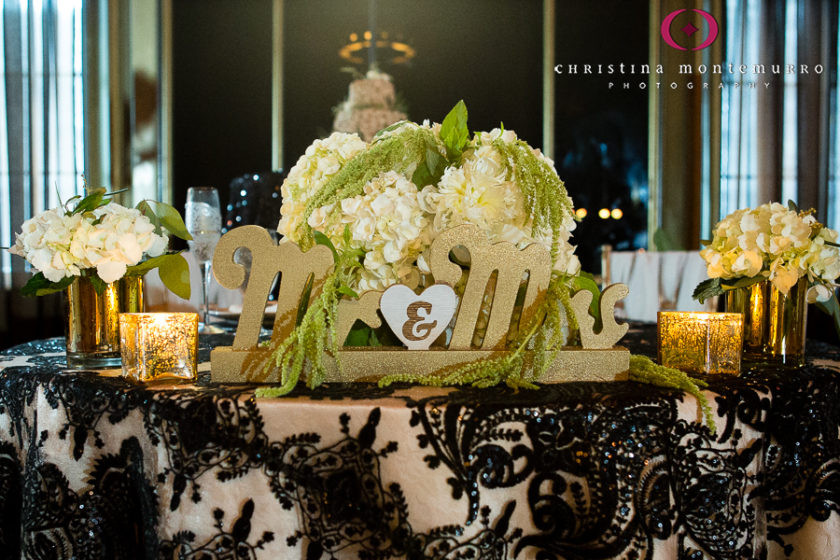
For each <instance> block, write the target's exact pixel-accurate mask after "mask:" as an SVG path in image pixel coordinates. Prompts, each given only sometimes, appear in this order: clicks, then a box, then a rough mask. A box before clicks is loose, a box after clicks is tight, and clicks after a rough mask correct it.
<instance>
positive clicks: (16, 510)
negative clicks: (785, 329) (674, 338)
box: [0, 327, 840, 560]
mask: <svg viewBox="0 0 840 560" xmlns="http://www.w3.org/2000/svg"><path fill="white" fill-rule="evenodd" d="M653 336H655V335H654V331H653V329H652V328H651V327H646V328H638V327H635V328H633V329H631V332H630V334H629V335H628V336H627V337H626V339H625V341H624V343H625V344H626V345H628V346H630V347H631V349H632V350H633V351H635V352H640V353H648V354H650V353H652V352H653V346H654V344H655V340H654V339H653V338H652V337H653ZM228 341H229V338H227V339H225V338H224V337H221V338H220V337H219V336H215V337H208V338H203V339H202V341H201V344H202V348H203V349H202V351H201V356H200V358H201V359H202V360H203V361H204V362H205V363H203V364H202V366H201V369H202V370H203V371H205V372H206V371H207V369H208V368H209V364H207V363H206V360H207V359H208V358H209V348H210V347H211V346H214V345H218V344H225V343H226V342H228ZM809 353H810V356H811V359H810V362H809V365H808V366H807V367H805V368H802V369H800V370H781V369H773V368H769V367H764V368H757V369H755V370H753V371H751V372H749V373H746V374H744V375H743V376H741V377H716V378H713V379H710V388H709V390H708V391H706V393H705V394H706V396H707V397H708V398H709V400H710V402H711V404H712V406H713V408H714V410H715V420H716V424H717V431H716V432H715V433H712V432H711V431H710V430H709V429H708V427H707V426H705V425H703V424H702V422H701V418H700V415H699V412H698V406H697V402H696V401H695V400H694V398H693V397H691V396H690V395H687V394H684V393H682V392H679V391H675V390H668V389H662V388H657V387H652V386H647V385H640V384H636V383H632V382H615V383H568V384H559V385H554V386H543V387H541V388H540V389H539V390H537V391H519V392H515V391H512V390H510V389H507V388H493V389H484V390H478V389H472V388H461V389H456V388H447V389H436V388H421V387H407V386H400V387H396V388H386V389H380V388H378V387H376V386H372V385H367V384H353V385H331V386H325V387H322V388H318V389H316V390H314V391H310V390H307V389H305V388H302V387H301V388H298V389H297V390H295V391H294V393H292V394H291V395H289V396H287V397H283V398H279V399H258V398H255V397H254V393H253V387H249V386H214V385H211V384H210V383H209V382H208V379H207V375H206V373H205V374H202V375H201V376H200V378H199V381H198V382H197V383H195V384H184V385H171V384H169V385H167V384H160V385H148V386H138V385H132V384H130V383H128V382H126V381H124V380H123V379H122V378H120V377H109V376H107V375H102V374H96V373H90V372H81V373H80V372H76V373H68V372H65V371H63V370H62V368H63V367H64V356H63V340H62V339H51V340H46V341H37V342H33V343H29V344H25V345H21V346H18V347H15V348H12V349H10V350H7V351H5V352H3V353H0V557H2V558H80V559H93V558H108V559H113V558H148V559H152V558H160V559H164V558H166V559H199V558H207V559H223V558H224V559H228V558H229V559H233V558H237V559H239V558H248V559H269V558H271V559H274V558H306V559H313V560H314V559H318V558H323V559H327V558H360V559H385V558H424V559H425V558H429V559H431V558H434V559H443V558H452V559H454V558H474V559H506V558H539V559H551V558H557V559H561V558H562V559H577V558H628V559H631V558H691V559H695V558H696V559H699V558H721V559H729V558H809V559H814V558H836V557H838V556H840V526H838V525H840V524H838V497H840V440H838V429H840V384H838V373H837V372H838V367H840V354H838V349H836V348H834V347H830V346H826V345H812V346H810V347H809Z"/></svg>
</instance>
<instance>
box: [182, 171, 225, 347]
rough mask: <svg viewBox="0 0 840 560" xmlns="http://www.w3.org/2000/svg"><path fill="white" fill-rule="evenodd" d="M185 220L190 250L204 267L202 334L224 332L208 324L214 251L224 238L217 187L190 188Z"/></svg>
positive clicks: (202, 267) (202, 275)
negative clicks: (208, 300)
mask: <svg viewBox="0 0 840 560" xmlns="http://www.w3.org/2000/svg"><path fill="white" fill-rule="evenodd" d="M184 217H185V220H186V222H187V231H188V232H190V235H192V241H190V242H189V245H190V250H191V251H192V253H193V256H195V260H196V261H197V262H198V265H199V267H200V268H201V296H202V299H201V301H202V304H203V306H204V325H203V327H202V328H201V329H200V331H199V332H202V333H218V332H223V331H222V329H219V328H218V327H211V326H210V323H209V305H208V302H207V287H208V284H209V283H210V270H211V264H212V262H213V251H215V250H216V244H217V243H218V242H219V238H220V237H221V236H222V210H221V207H220V206H219V191H217V190H216V188H215V187H190V188H189V189H187V204H186V211H185V212H184Z"/></svg>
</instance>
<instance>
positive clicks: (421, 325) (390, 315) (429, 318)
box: [379, 284, 458, 350]
mask: <svg viewBox="0 0 840 560" xmlns="http://www.w3.org/2000/svg"><path fill="white" fill-rule="evenodd" d="M457 307H458V296H457V295H455V290H453V289H452V288H451V287H450V286H449V285H448V284H435V285H433V286H429V287H428V288H426V289H425V290H424V291H423V293H422V294H420V295H419V296H418V295H417V294H415V293H414V290H412V289H411V288H409V287H408V286H404V285H402V284H394V285H393V286H391V287H390V288H388V289H387V290H385V292H383V294H382V298H381V299H380V300H379V309H380V311H382V316H383V317H384V318H385V321H386V322H387V323H388V326H389V327H391V330H392V331H394V334H395V335H397V338H399V339H400V340H402V341H403V344H405V345H406V346H407V347H408V349H409V350H428V349H429V346H431V345H432V342H434V341H435V339H436V338H437V337H438V336H439V335H440V333H442V332H443V331H444V330H445V329H446V327H447V325H449V321H450V320H451V319H452V316H453V315H454V314H455V309H456V308H457Z"/></svg>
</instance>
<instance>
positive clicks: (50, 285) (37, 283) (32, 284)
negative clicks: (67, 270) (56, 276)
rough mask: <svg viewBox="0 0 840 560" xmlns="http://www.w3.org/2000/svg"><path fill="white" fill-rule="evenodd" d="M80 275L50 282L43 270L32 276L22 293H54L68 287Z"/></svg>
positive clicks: (25, 294) (37, 294)
mask: <svg viewBox="0 0 840 560" xmlns="http://www.w3.org/2000/svg"><path fill="white" fill-rule="evenodd" d="M76 278H78V276H67V277H65V278H62V279H61V281H59V282H50V281H49V280H47V277H46V276H44V273H43V272H39V273H38V274H35V275H34V276H32V278H30V279H29V280H28V281H27V282H26V284H25V285H24V286H23V288H21V289H20V293H21V294H23V295H24V296H26V297H36V296H45V295H47V294H54V293H56V292H61V291H64V290H65V289H67V286H69V285H70V284H72V283H73V281H74V280H75V279H76Z"/></svg>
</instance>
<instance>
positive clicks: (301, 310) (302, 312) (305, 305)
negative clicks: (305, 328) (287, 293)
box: [295, 274, 314, 328]
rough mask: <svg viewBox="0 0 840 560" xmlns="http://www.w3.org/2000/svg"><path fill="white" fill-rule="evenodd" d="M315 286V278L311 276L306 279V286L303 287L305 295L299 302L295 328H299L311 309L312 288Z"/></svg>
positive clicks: (302, 295) (303, 294)
mask: <svg viewBox="0 0 840 560" xmlns="http://www.w3.org/2000/svg"><path fill="white" fill-rule="evenodd" d="M313 284H314V276H313V275H311V274H310V275H309V278H307V279H306V284H304V285H303V293H302V294H301V296H300V301H298V310H297V318H296V319H295V328H297V327H299V326H300V324H301V323H302V322H303V318H304V317H305V316H306V310H307V309H309V299H310V298H311V297H312V286H313Z"/></svg>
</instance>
